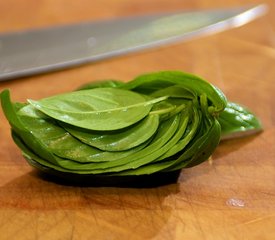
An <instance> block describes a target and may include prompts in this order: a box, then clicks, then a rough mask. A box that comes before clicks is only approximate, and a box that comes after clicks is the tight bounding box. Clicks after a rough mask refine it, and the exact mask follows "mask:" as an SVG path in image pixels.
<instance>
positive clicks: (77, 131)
mask: <svg viewBox="0 0 275 240" xmlns="http://www.w3.org/2000/svg"><path fill="white" fill-rule="evenodd" d="M61 125H62V127H63V128H64V129H65V130H66V131H67V132H69V133H70V134H71V135H73V136H74V137H76V138H77V139H79V140H80V141H82V142H83V143H85V144H88V145H90V146H93V147H96V148H98V149H101V150H103V151H124V150H129V149H131V148H134V147H136V146H139V145H140V144H142V143H144V142H146V141H147V140H149V139H150V138H151V137H152V136H153V135H154V134H155V132H156V131H157V129H158V125H159V115H157V114H151V115H148V116H147V117H145V118H144V119H142V120H141V121H139V122H137V123H136V124H133V125H131V126H130V127H128V128H126V129H122V130H121V129H120V130H116V131H108V132H106V131H92V130H87V129H83V128H78V127H75V126H72V125H68V124H63V123H61Z"/></svg>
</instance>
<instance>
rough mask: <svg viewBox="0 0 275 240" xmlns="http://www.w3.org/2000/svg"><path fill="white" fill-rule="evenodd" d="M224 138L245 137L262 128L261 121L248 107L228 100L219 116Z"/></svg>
mask: <svg viewBox="0 0 275 240" xmlns="http://www.w3.org/2000/svg"><path fill="white" fill-rule="evenodd" d="M219 122H220V124H221V136H222V139H223V140H225V139H230V138H236V137H244V136H247V135H251V134H254V133H258V132H260V131H261V130H262V125H261V122H260V121H259V120H258V118H257V117H256V116H255V115H254V114H253V113H252V112H251V111H250V110H249V109H248V108H246V107H243V106H241V105H239V104H237V103H233V102H228V103H227V106H226V108H225V109H224V111H223V112H222V113H221V114H220V116H219Z"/></svg>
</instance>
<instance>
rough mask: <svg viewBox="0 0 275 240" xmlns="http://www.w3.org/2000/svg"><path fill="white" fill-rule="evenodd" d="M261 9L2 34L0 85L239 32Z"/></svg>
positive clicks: (165, 15)
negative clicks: (7, 81) (232, 30)
mask: <svg viewBox="0 0 275 240" xmlns="http://www.w3.org/2000/svg"><path fill="white" fill-rule="evenodd" d="M266 11H267V6H266V5H265V4H261V5H256V6H252V7H251V6H249V7H247V6H244V7H236V8H229V9H211V10H203V11H185V12H174V13H163V14H155V15H145V16H134V17H124V18H119V19H111V20H103V21H95V22H84V23H79V24H74V25H65V26H56V27H49V28H44V29H34V30H28V31H20V32H11V33H2V34H0V81H3V80H9V79H14V78H19V77H24V76H28V75H34V74H38V73H43V72H49V71H54V70H58V69H64V68H67V67H73V66H76V65H80V64H85V63H88V62H92V61H98V60H102V59H105V58H109V57H114V56H117V55H122V54H126V53H130V52H135V51H138V50H144V49H147V48H152V47H157V46H161V45H165V44H171V43H174V42H179V41H182V42H183V41H187V40H191V39H193V38H196V37H200V36H205V35H209V34H214V33H217V32H221V31H224V30H226V29H230V28H233V27H239V26H241V25H243V24H245V23H247V22H249V21H252V20H254V19H255V18H257V17H259V16H262V15H263V14H265V13H266Z"/></svg>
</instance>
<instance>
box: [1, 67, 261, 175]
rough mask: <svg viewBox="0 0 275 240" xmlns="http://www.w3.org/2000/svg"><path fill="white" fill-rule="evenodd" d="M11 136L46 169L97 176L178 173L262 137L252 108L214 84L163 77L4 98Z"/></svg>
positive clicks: (181, 76) (176, 76)
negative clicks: (224, 142)
mask: <svg viewBox="0 0 275 240" xmlns="http://www.w3.org/2000/svg"><path fill="white" fill-rule="evenodd" d="M1 103H2V108H3V111H4V113H5V116H6V118H7V119H8V121H9V123H10V125H11V129H12V137H13V139H14V141H15V143H16V144H17V145H18V147H19V148H20V149H21V150H22V152H23V155H24V157H25V158H26V159H27V161H28V162H29V163H30V164H31V165H33V166H34V167H37V168H39V169H41V170H44V171H47V170H48V169H52V170H54V171H56V172H60V173H73V174H77V175H87V174H88V175H96V176H133V175H147V174H152V173H156V172H171V171H175V170H179V169H182V168H186V167H191V166H195V165H197V164H199V163H201V162H203V161H205V160H207V159H208V158H209V157H210V155H211V154H212V153H213V151H214V150H215V148H216V147H217V145H218V144H219V141H220V139H221V137H225V138H226V137H228V136H230V135H233V136H234V135H237V134H238V133H241V134H243V133H244V134H245V133H246V132H248V133H251V132H252V133H253V132H257V131H259V130H260V129H261V124H260V122H259V121H258V120H257V118H256V117H255V116H254V115H253V114H252V113H251V112H250V111H249V110H247V109H246V108H244V107H241V106H240V105H238V104H236V103H231V102H228V101H227V100H226V98H225V96H224V94H223V93H222V92H221V91H220V90H219V89H218V88H216V87H215V86H213V85H211V84H210V83H208V82H207V81H205V80H203V79H201V78H199V77H197V76H194V75H191V74H187V73H183V72H177V71H164V72H157V73H151V74H146V75H142V76H139V77H137V78H135V79H134V80H132V81H130V82H126V83H124V82H121V81H114V80H106V81H101V82H94V83H91V84H87V85H85V86H83V87H82V88H81V89H78V90H77V91H73V92H70V93H67V94H61V95H57V96H52V97H49V98H44V99H41V100H39V101H34V100H28V101H27V103H17V102H15V103H13V102H11V100H10V94H9V91H8V90H4V91H3V92H2V93H1Z"/></svg>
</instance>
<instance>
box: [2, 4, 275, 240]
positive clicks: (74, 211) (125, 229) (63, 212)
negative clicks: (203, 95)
mask: <svg viewBox="0 0 275 240" xmlns="http://www.w3.org/2000/svg"><path fill="white" fill-rule="evenodd" d="M257 2H258V3H259V2H260V1H256V0H255V1H253V0H251V1H249V0H245V1H240V0H227V1H226V2H224V1H218V0H212V1H210V0H195V1H193V0H192V1H191V0H186V1H180V0H170V1H165V0H151V1H147V0H131V1H130V0H101V1H99V0H94V1H88V0H79V1H69V0H66V1H65V0H55V1H53V0H44V1H35V0H26V1H20V0H10V1H0V16H1V22H0V31H1V32H4V31H11V30H20V29H27V28H34V27H42V26H50V25H56V24H63V23H72V22H78V21H84V20H91V19H102V18H109V17H116V16H127V15H130V14H139V13H149V12H161V11H168V10H178V9H188V8H209V7H225V6H235V5H238V4H251V3H257ZM265 2H267V3H268V4H269V6H270V12H269V14H268V15H267V16H265V17H263V18H261V19H258V20H257V21H254V22H253V23H250V24H248V25H246V26H244V27H241V28H238V29H234V30H230V31H227V32H224V33H221V34H218V35H214V36H210V37H207V38H203V39H198V40H194V41H192V42H188V43H184V44H177V45H175V46H168V47H163V48H160V49H157V50H150V51H146V52H143V53H138V54H132V55H129V56H123V57H118V58H114V59H111V60H106V61H102V62H98V63H93V64H88V65H85V66H81V67H78V68H73V69H69V70H64V71H60V72H55V73H51V74H44V75H39V76H34V77H29V78H24V79H17V80H13V81H9V82H1V83H0V90H2V89H4V88H10V89H11V92H12V98H13V100H17V101H25V100H26V99H27V98H32V99H39V98H42V97H45V96H50V95H53V94H57V93H61V92H66V91H71V90H73V89H74V88H76V87H78V86H79V85H81V84H83V83H87V82H89V81H93V80H98V79H106V78H117V79H122V80H125V81H127V80H130V79H132V78H133V77H134V76H136V75H138V74H141V73H144V72H152V71H158V70H165V69H178V70H182V71H187V72H193V73H195V74H198V75H201V76H202V77H204V78H206V79H208V80H209V81H210V82H212V83H214V84H216V85H217V86H219V87H220V88H221V89H222V90H223V91H224V92H225V94H226V95H227V96H228V98H229V99H230V100H232V101H236V102H240V103H242V104H244V105H246V106H248V107H249V108H251V109H252V110H253V111H254V112H255V113H256V114H257V115H258V116H259V117H260V119H261V120H262V122H263V125H264V128H265V129H264V132H262V133H261V134H259V135H257V136H251V137H247V138H243V139H235V140H230V141H225V142H222V143H221V144H220V146H219V147H218V148H217V150H216V151H215V153H214V155H213V156H212V159H211V161H208V162H205V163H203V164H201V165H199V166H196V167H194V168H191V169H184V170H182V171H181V174H180V176H179V178H178V180H177V181H176V182H174V183H170V184H167V185H164V186H159V187H153V188H130V187H128V188H119V187H91V186H84V187H81V186H72V185H68V184H67V185H66V184H61V183H58V182H56V181H53V180H52V179H49V178H46V177H43V176H41V175H40V174H39V173H37V172H36V171H35V170H33V169H32V168H31V167H30V166H28V165H27V163H26V162H25V160H24V159H23V157H22V156H21V153H20V151H19V150H18V148H17V147H16V146H15V144H14V143H13V142H12V140H11V137H10V130H9V126H8V123H7V121H6V120H5V119H4V116H3V113H2V112H1V113H0V127H1V130H0V239H1V240H2V239H3V240H6V239H7V240H11V239H18V240H20V239H34V240H35V239H39V240H40V239H62V240H63V239H74V240H75V239H76V240H78V239H81V240H82V239H83V240H84V239H85V240H86V239H107V240H109V239H120V240H121V239H156V240H167V239H176V240H182V239H207V240H211V239H219V240H229V239H230V240H231V239H236V240H242V239H243V240H247V239H249V240H250V239H255V240H256V239H257V240H258V239H270V240H271V239H274V238H275V228H274V225H275V150H274V144H275V127H274V125H275V110H274V109H275V102H274V100H273V96H274V92H275V84H274V79H275V68H274V65H275V49H274V44H275V34H274V31H275V17H274V16H275V14H274V13H275V2H274V1H273V0H267V1H265ZM0 57H1V56H0Z"/></svg>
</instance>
